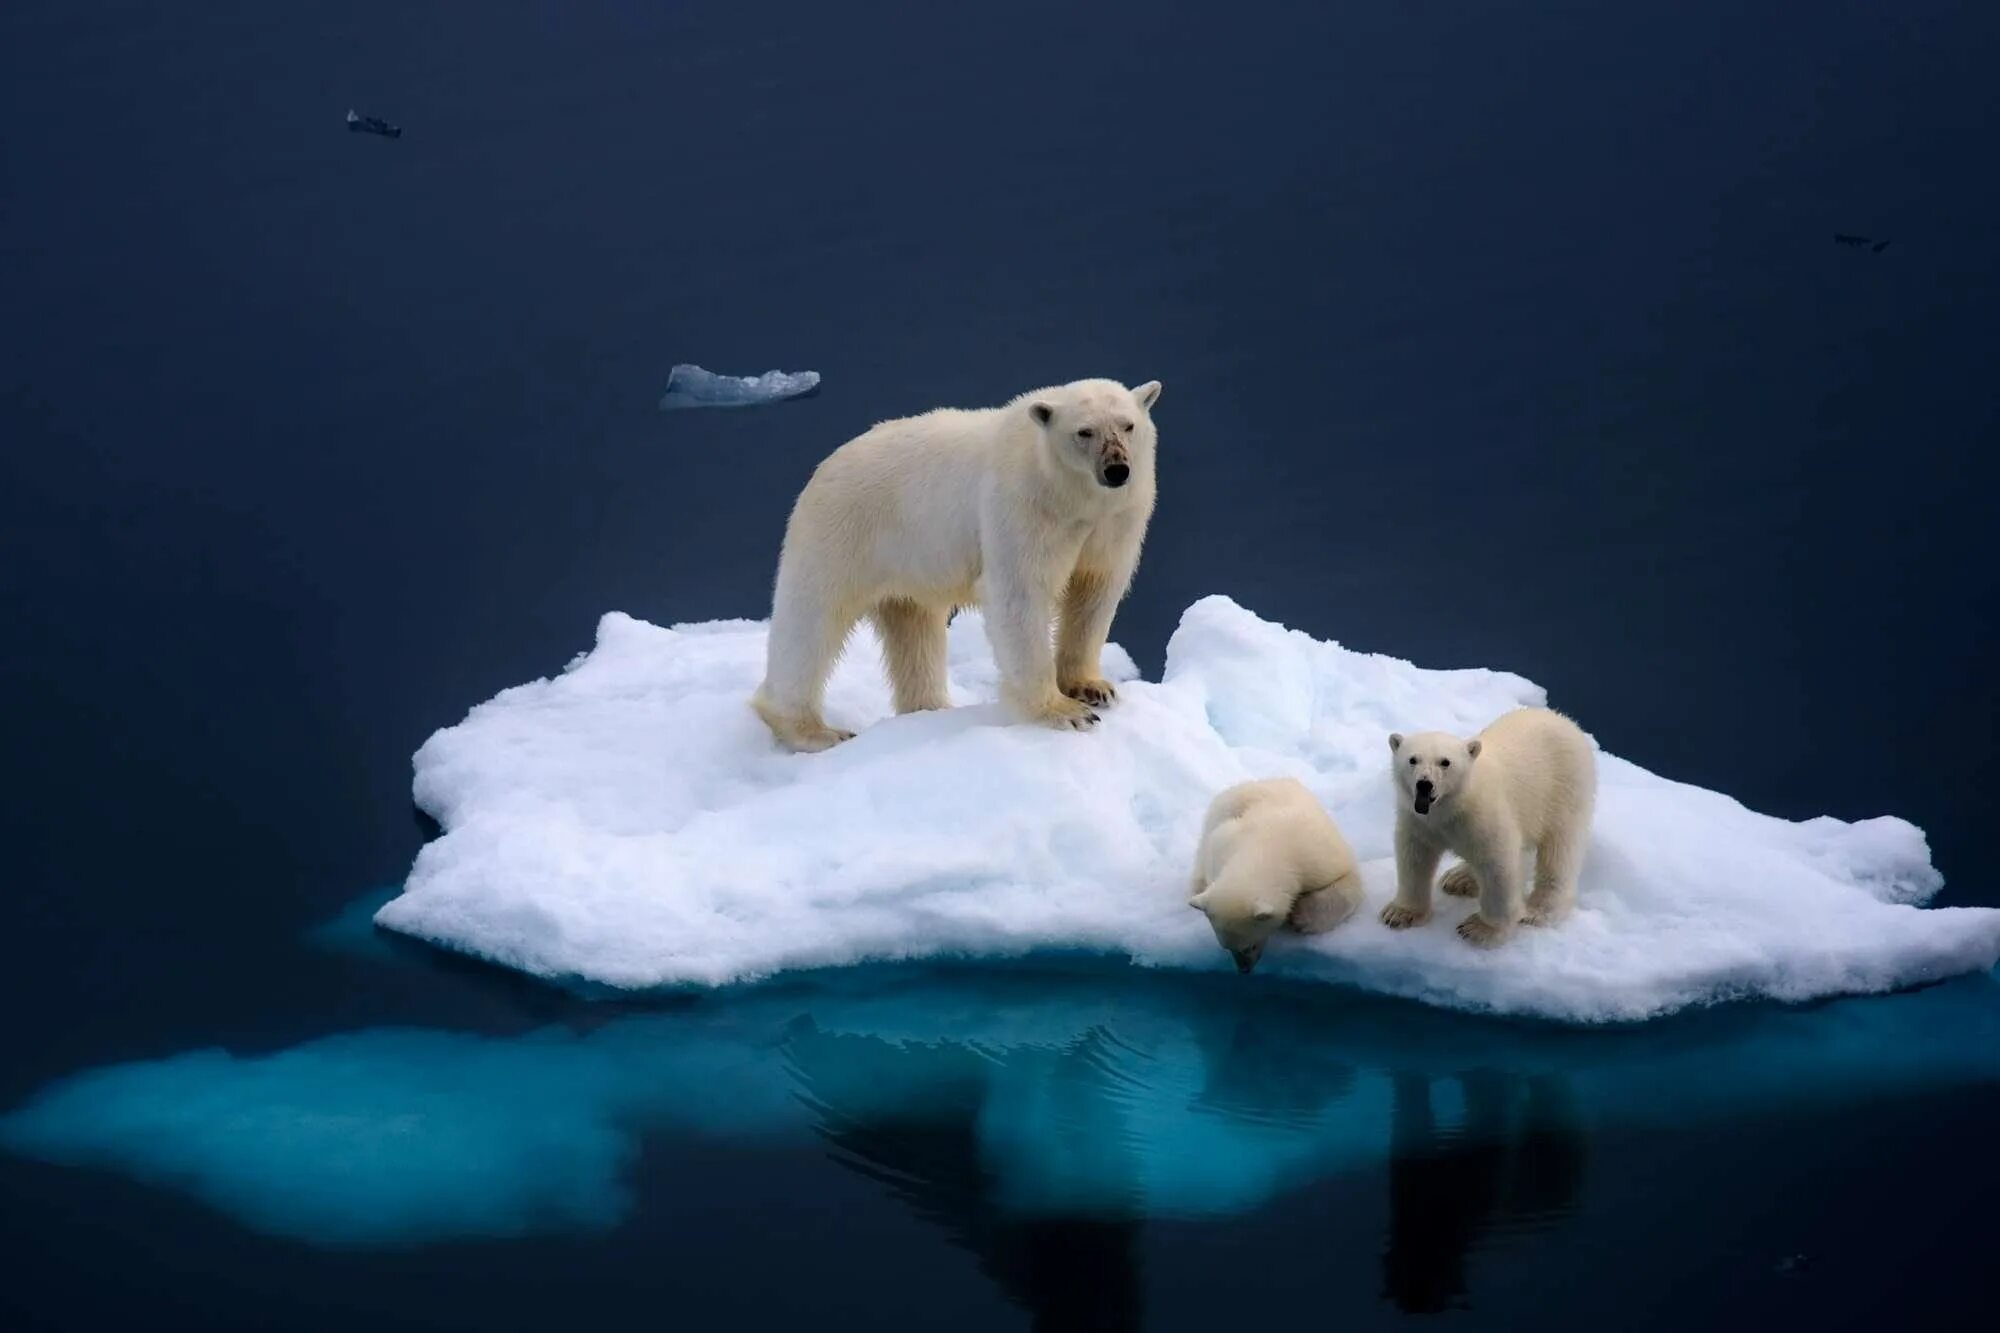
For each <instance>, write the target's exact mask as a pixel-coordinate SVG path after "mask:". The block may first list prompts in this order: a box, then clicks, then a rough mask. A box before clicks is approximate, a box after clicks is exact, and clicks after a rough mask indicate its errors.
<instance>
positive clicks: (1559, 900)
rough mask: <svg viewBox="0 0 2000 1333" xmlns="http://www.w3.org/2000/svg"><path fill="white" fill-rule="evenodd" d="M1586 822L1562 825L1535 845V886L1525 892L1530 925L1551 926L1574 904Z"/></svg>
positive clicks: (1588, 828) (1587, 834)
mask: <svg viewBox="0 0 2000 1333" xmlns="http://www.w3.org/2000/svg"><path fill="white" fill-rule="evenodd" d="M1589 838H1590V826H1589V824H1588V823H1585V824H1584V825H1583V826H1582V827H1575V828H1565V829H1560V830H1558V831H1556V832H1555V833H1554V834H1552V835H1551V836H1549V837H1547V838H1544V839H1543V840H1542V844H1541V846H1539V847H1537V848H1536V849H1535V887H1534V891H1533V892H1531V893H1530V894H1529V895H1528V911H1527V916H1526V918H1525V920H1526V921H1527V923H1528V924H1529V925H1531V926H1553V925H1555V924H1556V923H1557V922H1559V921H1561V920H1562V919H1563V918H1564V917H1566V916H1568V915H1569V914H1570V912H1572V911H1573V910H1575V908H1576V880H1577V876H1578V875H1579V874H1580V873H1582V870H1583V848H1584V844H1585V843H1586V842H1587V841H1589Z"/></svg>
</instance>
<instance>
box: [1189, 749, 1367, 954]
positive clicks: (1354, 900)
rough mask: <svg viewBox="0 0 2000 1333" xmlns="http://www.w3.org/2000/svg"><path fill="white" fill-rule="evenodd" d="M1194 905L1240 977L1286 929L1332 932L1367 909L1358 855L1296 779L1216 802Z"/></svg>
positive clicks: (1242, 788)
mask: <svg viewBox="0 0 2000 1333" xmlns="http://www.w3.org/2000/svg"><path fill="white" fill-rule="evenodd" d="M1188 903H1189V905H1190V906H1193V907H1198V908H1200V909H1201V910H1202V911H1203V912H1205V913H1207V914H1208V924H1209V926H1210V928H1211V929H1213V930H1214V931H1215V938H1216V942H1217V943H1219V944H1221V945H1222V947H1223V948H1224V949H1227V950H1228V951H1229V955H1230V957H1232V958H1234V959H1235V960H1236V970H1237V971H1238V972H1248V971H1249V970H1250V969H1251V968H1253V967H1255V966H1257V959H1258V958H1259V957H1260V956H1262V954H1263V952H1264V944H1265V942H1266V941H1267V940H1269V939H1270V938H1271V935H1272V933H1273V932H1275V931H1276V930H1278V928H1279V927H1281V926H1287V925H1289V926H1290V927H1291V928H1292V929H1294V930H1297V931H1300V932H1303V933H1306V934H1315V933H1317V932H1319V931H1323V930H1332V929H1333V928H1334V927H1335V926H1337V925H1339V924H1340V923H1341V922H1343V921H1345V920H1346V919H1347V918H1348V917H1350V916H1352V915H1353V914H1354V910H1355V909H1356V908H1357V907H1359V906H1361V874H1360V871H1359V870H1358V869H1357V868H1356V866H1355V862H1354V851H1353V849H1352V848H1350V847H1349V846H1348V845H1347V839H1346V838H1343V837H1341V836H1340V829H1339V828H1337V827H1336V826H1335V825H1334V822H1333V820H1332V819H1330V818H1329V817H1328V816H1327V813H1326V811H1325V810H1324V809H1323V808H1322V807H1321V806H1320V803H1319V802H1318V801H1317V800H1315V799H1314V798H1313V794H1312V793H1311V792H1309V791H1307V790H1306V789H1305V787H1304V786H1302V785H1301V784H1300V783H1299V782H1297V781H1296V780H1294V779H1292V778H1268V779H1265V780H1264V781H1261V782H1243V783H1238V784H1237V785H1236V786H1234V787H1230V788H1228V789H1227V790H1225V791H1224V792H1222V793H1221V794H1220V795H1218V796H1217V797H1216V798H1215V800H1214V801H1212V802H1211V803H1210V804H1209V807H1208V818H1207V819H1206V820H1205V821H1204V822H1203V824H1202V830H1201V845H1200V847H1199V848H1197V849H1196V851H1195V857H1194V881H1193V883H1192V884H1191V885H1190V886H1189V891H1188Z"/></svg>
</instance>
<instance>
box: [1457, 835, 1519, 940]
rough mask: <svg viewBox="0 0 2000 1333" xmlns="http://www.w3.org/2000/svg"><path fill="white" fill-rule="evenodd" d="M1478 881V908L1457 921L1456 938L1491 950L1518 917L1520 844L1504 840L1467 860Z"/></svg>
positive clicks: (1517, 920)
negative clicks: (1480, 854)
mask: <svg viewBox="0 0 2000 1333" xmlns="http://www.w3.org/2000/svg"><path fill="white" fill-rule="evenodd" d="M1467 864H1469V865H1471V867H1472V873H1473V876H1474V877H1475V878H1477V879H1478V881H1479V910H1478V911H1476V912H1474V913H1473V914H1472V915H1471V916H1469V917H1467V918H1465V920H1463V921H1461V922H1459V923H1458V937H1459V938H1460V939H1462V940H1464V941H1465V942H1466V943H1468V944H1471V945H1475V946H1477V947H1479V948H1481V949H1491V948H1493V947H1495V946H1496V945H1498V944H1500V943H1501V942H1503V941H1504V940H1505V939H1506V938H1507V937H1508V936H1509V935H1511V934H1513V932H1514V927H1515V925H1516V924H1518V923H1519V922H1520V920H1521V896H1522V895H1521V889H1522V885H1521V879H1522V876H1521V845H1520V842H1519V840H1518V839H1508V840H1506V841H1505V843H1504V845H1503V846H1500V847H1497V848H1494V849H1493V850H1492V851H1491V852H1490V853H1489V854H1486V855H1482V856H1480V857H1478V858H1477V859H1475V860H1473V861H1470V862H1468V863H1467Z"/></svg>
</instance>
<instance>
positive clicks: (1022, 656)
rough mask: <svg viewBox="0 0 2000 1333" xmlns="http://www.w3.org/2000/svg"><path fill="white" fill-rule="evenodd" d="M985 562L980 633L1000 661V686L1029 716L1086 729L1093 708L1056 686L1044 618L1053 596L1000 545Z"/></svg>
mask: <svg viewBox="0 0 2000 1333" xmlns="http://www.w3.org/2000/svg"><path fill="white" fill-rule="evenodd" d="M992 555H993V556H996V557H997V558H989V559H988V561H987V564H986V601H987V605H986V608H985V609H986V637H987V638H988V639H989V640H990V641H991V642H992V644H993V657H994V660H995V661H996V662H997V663H999V666H1000V692H1001V694H1002V696H1003V697H1004V698H1005V699H1006V700H1007V702H1008V704H1010V705H1011V706H1012V707H1013V708H1014V709H1015V710H1016V711H1017V712H1019V713H1021V714H1022V716H1024V717H1026V718H1027V719H1028V720H1029V721H1031V722H1039V723H1041V724H1042V725H1044V726H1049V727H1054V728H1056V729H1057V730H1060V731H1088V730H1089V729H1090V728H1092V727H1094V726H1096V725H1097V714H1096V713H1095V712H1093V711H1092V710H1091V709H1090V708H1089V707H1088V706H1087V705H1085V704H1082V703H1079V702H1078V701H1077V700H1075V699H1070V698H1067V697H1065V696H1064V695H1063V694H1062V692H1061V691H1059V690H1057V689H1056V657H1055V645H1054V644H1053V643H1052V642H1051V641H1050V637H1049V624H1050V621H1051V620H1052V619H1053V618H1054V607H1053V605H1052V602H1053V601H1054V598H1053V597H1052V595H1051V594H1050V592H1049V591H1048V590H1046V589H1044V588H1042V587H1040V586H1038V585H1037V584H1036V583H1034V582H1033V581H1032V576H1033V573H1034V571H1033V570H1031V569H1028V568H1026V567H1025V562H1024V561H1023V559H1022V557H1021V556H1020V555H1019V554H1018V553H1015V552H1012V551H1009V550H1007V549H1006V548H1005V546H1004V545H1002V546H1000V548H999V549H998V550H996V551H994V552H992Z"/></svg>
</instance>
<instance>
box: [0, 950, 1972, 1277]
mask: <svg viewBox="0 0 2000 1333" xmlns="http://www.w3.org/2000/svg"><path fill="white" fill-rule="evenodd" d="M1996 1082H2000V984H1996V982H1995V980H1994V979H1993V978H1991V977H1975V978H1966V979H1963V980H1960V981H1957V982H1954V983H1952V984H1949V985H1945V986H1938V987H1933V988H1930V989H1927V990H1923V991H1920V992H1916V993H1911V994H1904V995H1897V996H1892V997H1888V998H1881V999H1870V1000H1848V1001H1843V1002H1838V1003H1834V1004H1829V1005H1824V1006H1815V1007H1810V1008H1775V1007H1746V1008H1738V1009H1732V1010H1726V1011H1717V1012H1710V1013H1704V1014H1697V1015H1688V1016H1685V1017H1683V1018H1680V1019H1676V1020H1670V1021H1669V1023H1668V1024H1667V1025H1666V1026H1665V1027H1664V1028H1647V1029H1644V1030H1640V1031H1632V1030H1627V1029H1600V1030H1595V1031H1586V1032H1575V1031H1565V1030H1560V1029H1555V1028H1550V1027H1545V1026H1537V1025H1519V1024H1500V1023H1491V1022H1478V1021H1467V1020H1466V1019H1464V1018H1463V1017H1461V1016H1458V1015H1451V1014H1444V1013H1437V1012H1426V1011H1424V1010H1422V1009H1419V1008H1415V1007H1412V1006H1408V1005H1399V1004H1392V1003H1389V1002H1386V1001H1381V1000H1373V999H1370V998H1369V997H1365V996H1354V995H1350V994H1345V993H1342V992H1339V991H1336V990H1334V989H1332V988H1328V987H1305V988H1300V987H1296V986H1287V985H1284V984H1282V983H1280V984H1277V985H1272V984H1268V983H1267V980H1266V979H1263V978H1260V979H1259V981H1258V984H1256V985H1252V986H1245V985H1242V984H1240V983H1239V981H1238V979H1237V978H1236V977H1235V976H1233V975H1230V976H1216V975H1176V974H1173V973H1169V972H1164V971H1157V970H1156V971H1150V972H1137V973H1135V972H1133V971H1131V970H1129V969H1117V968H1110V967H1097V968H1078V967H1068V968H1061V969H1057V968H1048V967H1043V966H1040V965H1034V966H1031V967H1029V968H1009V969H988V970H985V971H979V970H969V971H958V972H943V971H939V970H935V969H931V968H925V967H904V968H868V969H859V970H848V971H844V972H836V973H827V974H821V975H820V976H818V977H815V978H800V979H794V980H791V981H788V982H781V983H776V984H773V985H771V986H767V987H760V988H751V989H746V990H740V991H725V992H720V993H716V994H712V995H708V996H704V997H700V998H699V999H698V1000H696V1001H694V1002H692V1003H690V1004H687V1005H684V1006H679V1007H676V1008H675V1009H673V1010H670V1011H666V1012H659V1013H650V1014H639V1015H636V1016H627V1017H621V1018H616V1019H613V1020H611V1021H609V1022H606V1023H603V1024H600V1025H597V1026H595V1027H593V1028H592V1029H591V1030H590V1031H588V1032H583V1033H579V1032H576V1031H572V1030H570V1029H567V1028H560V1027H555V1028H545V1029H542V1030H538V1031H534V1032H529V1033H525V1034H522V1035H519V1036H511V1037H490V1036H477V1035H471V1034H465V1033H455V1032H444V1031H436V1030H423V1029H402V1030H395V1029H379V1030H369V1031H361V1032H352V1033H344V1034H340V1035H336V1036H329V1037H324V1038H320V1039H318V1040H314V1041H308V1042H305V1043H303V1044H301V1045H297V1046H293V1047H290V1048H288V1049H283V1050H278V1051H275V1052H271V1053H267V1054H234V1053H231V1052H227V1051H221V1050H206V1051H192V1052H189V1053H186V1054H182V1055H177V1056H173V1057H171V1058H167V1059H162V1060H152V1061H144V1062H139V1063H134V1064H125V1065H118V1066H113V1067H110V1068H106V1069H101V1070H95V1071H91V1072H87V1073H84V1074H81V1075H78V1076H76V1077H74V1078H71V1079H68V1080H65V1081H63V1082H60V1083H58V1084H56V1085H54V1086H52V1087H50V1088H48V1089H46V1090H45V1091H43V1092H42V1093H41V1094H39V1095H38V1096H36V1097H35V1098H33V1099H32V1100H31V1101H29V1102H28V1103H27V1104H26V1105H25V1106H22V1107H20V1108H18V1109H16V1110H14V1111H13V1112H11V1113H10V1114H8V1115H6V1116H5V1117H4V1118H0V1146H4V1147H6V1148H7V1149H9V1150H11V1151H14V1152H17V1153H21V1154H25V1155H29V1156H32V1157H36V1158H39V1159H43V1160H47V1161H52V1162H58V1163H65V1164H69V1165H74V1166H85V1167H94V1168H98V1169H105V1170H112V1171H116V1172H119V1173H121V1174H124V1175H128V1176H131V1177H133V1178H136V1179H139V1180H141V1181H145V1182H148V1183H151V1184H155V1185H158V1186H161V1187H163V1188H170V1189H175V1190H179V1191H183V1192H185V1193H187V1194H190V1195H192V1196H194V1197H196V1198H198V1199H200V1200H202V1201H203V1202H204V1203H206V1204H207V1205H209V1206H211V1207H213V1208H215V1209H217V1210H219V1211H221V1212H223V1213H226V1214H227V1215H229V1216H231V1217H233V1218H235V1219H237V1220H238V1221H239V1222H240V1223H242V1224H243V1225H246V1226H249V1227H252V1228H254V1229H256V1230H259V1231H263V1232H266V1233H270V1234H275V1235H280V1236H287V1237H293V1238H296V1239H300V1240H305V1241H309V1242H313V1243H317V1244H325V1245H382V1244H396V1245H406V1244H414V1243H422V1242H431V1241H444V1240H457V1239H464V1238H477V1237H505V1236H520V1235H528V1234H541V1233H551V1232H566V1231H579V1230H582V1231H594V1230H602V1229H605V1228H608V1227H613V1226H616V1225H618V1224H619V1223H620V1222H622V1221H623V1220H624V1219H625V1218H626V1217H627V1216H628V1215H629V1214H630V1212H631V1210H632V1208H633V1207H634V1199H633V1197H632V1191H633V1189H634V1187H635V1183H636V1182H635V1180H634V1172H633V1167H634V1164H635V1163H636V1162H637V1161H638V1159H639V1157H640V1155H641V1152H642V1149H644V1148H645V1146H646V1143H647V1140H648V1139H649V1137H655V1136H657V1137H658V1138H660V1139H665V1140H668V1141H674V1140H679V1141H683V1142H685V1141H694V1142H701V1143H715V1142H726V1143H735V1144H740V1145H746V1146H751V1147H756V1146H760V1145H780V1146H785V1145H789V1146H792V1147H797V1146H807V1145H813V1144H818V1145H820V1146H822V1147H823V1148H825V1149H826V1151H827V1156H828V1157H829V1159H830V1160H831V1161H832V1162H834V1163H837V1164H838V1166H839V1167H840V1168H845V1169H852V1170H855V1171H857V1172H859V1173H860V1174H862V1175H864V1176H866V1177H868V1178H869V1179H871V1180H873V1181H876V1182H881V1183H888V1184H889V1187H890V1188H891V1191H892V1192H893V1193H894V1194H896V1195H897V1196H898V1197H900V1198H902V1199H904V1200H905V1201H906V1202H909V1203H910V1204H911V1205H912V1207H914V1208H915V1209H916V1210H917V1211H918V1212H919V1213H920V1214H922V1215H924V1216H927V1217H931V1218H934V1219H938V1220H941V1221H942V1222H943V1223H944V1224H945V1225H946V1226H947V1227H948V1228H952V1227H954V1225H955V1220H956V1221H964V1220H966V1219H965V1217H963V1216H961V1215H962V1214H973V1215H975V1216H974V1218H973V1220H976V1221H978V1222H979V1225H978V1226H971V1227H963V1226H960V1227H956V1230H955V1233H954V1234H965V1235H971V1234H978V1233H980V1232H982V1231H985V1230H989V1229H990V1228H991V1227H992V1226H993V1225H996V1224H997V1225H1005V1224H1007V1223H1008V1222H1010V1221H1021V1220H1028V1221H1032V1220H1034V1219H1043V1218H1060V1217H1077V1216H1083V1217H1093V1218H1146V1217H1159V1216H1218V1215H1228V1214H1233V1213H1237V1212H1240V1211H1245V1210H1249V1209H1253V1208H1256V1207H1258V1206H1260V1205H1262V1204H1264V1203H1266V1202H1268V1201H1269V1200H1270V1199H1272V1198H1274V1197H1275V1196H1277V1195H1279V1194H1281V1193H1283V1192H1285V1191H1288V1190H1294V1189H1298V1188H1301V1187H1303V1186H1306V1185H1309V1184H1310V1183H1311V1182H1313V1181H1314V1180H1316V1179H1323V1178H1326V1177H1328V1176H1331V1175H1334V1174H1337V1173H1338V1174H1348V1175H1353V1174H1354V1173H1357V1172H1368V1171H1371V1170H1373V1169H1375V1168H1378V1167H1380V1166H1381V1165H1382V1164H1383V1163H1385V1162H1391V1161H1393V1160H1405V1161H1407V1160H1410V1159H1412V1158H1419V1159H1421V1158H1423V1157H1426V1156H1432V1155H1435V1154H1437V1153H1439V1152H1442V1151H1449V1150H1451V1148H1452V1147H1453V1145H1457V1146H1461V1147H1462V1146H1464V1145H1466V1144H1491V1145H1494V1146H1495V1147H1497V1148H1499V1149H1501V1150H1502V1151H1501V1153H1500V1154H1494V1153H1478V1154H1471V1155H1469V1156H1468V1157H1467V1158H1466V1160H1467V1162H1469V1163H1477V1162H1481V1161H1485V1162H1489V1163H1490V1162H1496V1161H1498V1160H1499V1158H1500V1157H1502V1156H1504V1155H1505V1154H1506V1153H1511V1152H1526V1151H1533V1152H1536V1153H1538V1154H1540V1157H1539V1159H1538V1162H1537V1171H1536V1178H1537V1180H1538V1181H1540V1182H1541V1184H1542V1186H1543V1188H1545V1189H1547V1188H1568V1189H1571V1190H1574V1189H1575V1188H1577V1186H1578V1184H1579V1183H1580V1181H1579V1179H1578V1173H1580V1172H1581V1171H1582V1170H1583V1168H1584V1164H1585V1162H1586V1161H1587V1158H1588V1153H1587V1152H1586V1151H1585V1148H1586V1144H1587V1140H1588V1138H1589V1136H1590V1135H1591V1134H1593V1133H1598V1132H1604V1131H1608V1130H1614V1129H1625V1130H1631V1129H1637V1130H1646V1129H1673V1130H1685V1129H1687V1128H1688V1127H1689V1126H1690V1125H1695V1124H1700V1123H1704V1122H1716V1121H1724V1120H1727V1121H1731V1122H1738V1123H1740V1122H1741V1121H1742V1120H1744V1119H1753V1118H1756V1117H1759V1116H1769V1117H1779V1118H1783V1117H1789V1116H1794V1115H1797V1114H1798V1113H1800V1112H1803V1111H1809V1110H1811V1109H1814V1108H1815V1107H1817V1106H1819V1105H1821V1104H1824V1103H1829V1102H1840V1101H1846V1100H1851V1099H1858V1098H1882V1097H1885V1096H1889V1095H1917V1094H1923V1093H1928V1092H1935V1091H1940V1090H1948V1089H1952V1088H1958V1087H1992V1086H1994V1085H1995V1084H1996ZM1564 1163H1568V1164H1569V1165H1568V1166H1567V1167H1564V1165H1563V1164H1564ZM1467 1169H1468V1170H1472V1169H1473V1168H1472V1167H1471V1166H1468V1168H1467ZM652 1175H653V1176H654V1177H655V1178H656V1179H657V1178H658V1172H657V1171H656V1172H654V1173H652ZM670 1178H671V1177H670ZM1359 1178H1360V1177H1357V1179H1359ZM1454 1178H1455V1179H1457V1178H1458V1177H1454ZM1490 1183H1491V1182H1487V1181H1483V1180H1481V1179H1479V1178H1478V1177H1477V1175H1476V1174H1474V1175H1469V1176H1465V1177H1463V1186H1462V1187H1463V1189H1464V1190H1466V1191H1468V1192H1469V1193H1471V1194H1479V1193H1481V1192H1482V1191H1486V1190H1487V1187H1488V1185H1489V1184H1490ZM1387 1187H1388V1188H1389V1189H1390V1190H1391V1191H1392V1192H1393V1191H1394V1190H1396V1189H1397V1188H1398V1182H1397V1177H1396V1175H1395V1173H1394V1171H1393V1169H1392V1171H1391V1172H1390V1174H1389V1178H1388V1183H1387ZM1433 1192H1434V1191H1433ZM1446 1203H1447V1204H1448V1203H1449V1201H1446ZM1544 1203H1545V1204H1546V1205H1547V1206H1554V1207H1561V1206H1563V1205H1562V1201H1561V1200H1559V1199H1558V1200H1553V1201H1549V1200H1545V1201H1544ZM1397 1206H1398V1207H1401V1208H1405V1209H1409V1208H1415V1209H1422V1208H1423V1207H1426V1206H1436V1204H1435V1202H1434V1201H1431V1200H1429V1199H1428V1198H1427V1197H1424V1196H1421V1195H1420V1196H1418V1197H1414V1198H1411V1199H1399V1200H1397ZM1420 1230H1421V1228H1420ZM1391 1248H1392V1249H1393V1248H1394V1244H1393V1240H1392V1244H1391ZM1414 1258H1415V1259H1416V1260H1419V1261H1421V1259H1422V1258H1423V1256H1421V1255H1417V1256H1414Z"/></svg>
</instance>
